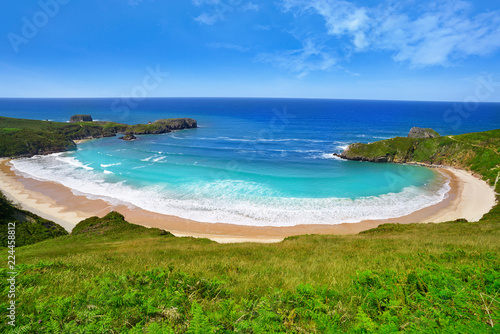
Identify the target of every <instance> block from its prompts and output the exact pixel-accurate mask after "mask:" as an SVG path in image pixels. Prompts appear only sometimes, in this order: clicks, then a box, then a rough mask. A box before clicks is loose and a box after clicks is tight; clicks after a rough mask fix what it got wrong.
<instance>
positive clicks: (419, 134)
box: [408, 127, 439, 138]
mask: <svg viewBox="0 0 500 334" xmlns="http://www.w3.org/2000/svg"><path fill="white" fill-rule="evenodd" d="M436 137H439V133H437V132H436V131H434V130H432V129H430V128H425V129H424V128H419V127H413V128H411V130H410V133H408V138H436Z"/></svg>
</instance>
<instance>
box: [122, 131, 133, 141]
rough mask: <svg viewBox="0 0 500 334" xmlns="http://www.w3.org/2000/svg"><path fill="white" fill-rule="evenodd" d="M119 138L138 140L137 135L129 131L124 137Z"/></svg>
mask: <svg viewBox="0 0 500 334" xmlns="http://www.w3.org/2000/svg"><path fill="white" fill-rule="evenodd" d="M118 139H122V140H128V141H133V140H136V139H137V137H136V136H134V135H133V134H132V133H127V134H126V135H125V136H123V137H120V138H118Z"/></svg>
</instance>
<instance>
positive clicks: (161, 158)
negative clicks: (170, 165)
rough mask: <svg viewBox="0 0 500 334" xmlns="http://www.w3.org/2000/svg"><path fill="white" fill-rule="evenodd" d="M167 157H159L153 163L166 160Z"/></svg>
mask: <svg viewBox="0 0 500 334" xmlns="http://www.w3.org/2000/svg"><path fill="white" fill-rule="evenodd" d="M165 158H166V157H157V158H154V159H153V160H152V161H153V162H160V161H162V160H164V159H165Z"/></svg>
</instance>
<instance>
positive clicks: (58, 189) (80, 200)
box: [0, 159, 496, 243]
mask: <svg viewBox="0 0 500 334" xmlns="http://www.w3.org/2000/svg"><path fill="white" fill-rule="evenodd" d="M9 161H10V160H8V159H0V189H1V191H2V192H3V193H4V194H5V195H6V196H7V197H8V198H9V199H11V200H12V201H13V202H14V203H16V204H18V205H19V206H20V207H21V208H23V209H24V210H28V211H31V212H33V213H35V214H37V215H39V216H41V217H44V218H46V219H50V220H52V221H54V222H56V223H58V224H60V225H61V226H63V227H64V228H65V229H66V230H68V231H71V230H72V229H73V227H74V226H75V225H76V224H77V223H78V222H80V221H81V220H83V219H85V218H88V217H92V216H104V215H105V214H107V213H108V212H110V211H113V210H114V211H118V212H120V213H121V214H123V215H124V216H125V218H126V219H127V221H129V222H131V223H134V224H138V225H143V226H146V227H156V228H161V229H165V230H167V231H170V232H171V233H173V234H174V235H176V236H193V237H203V238H209V239H211V240H214V241H217V242H220V243H229V242H279V241H281V240H283V239H284V238H286V237H288V236H294V235H303V234H336V235H342V234H356V233H359V232H361V231H364V230H367V229H371V228H375V227H377V226H378V225H380V224H384V223H402V224H409V223H428V222H434V223H439V222H445V221H451V220H455V219H459V218H465V219H467V220H468V221H478V220H479V219H480V218H481V217H482V216H483V215H484V214H485V213H487V212H488V211H489V210H490V209H491V208H492V207H493V206H494V205H495V203H496V199H495V192H494V190H493V188H492V187H490V186H489V185H488V184H487V183H486V182H485V181H483V180H480V179H478V178H476V177H474V176H473V175H472V174H470V173H468V172H466V171H463V170H457V169H453V168H436V169H435V170H437V171H438V172H439V173H442V174H445V175H447V176H448V177H449V178H450V187H451V190H450V192H449V193H448V194H449V196H448V198H447V199H445V200H444V201H442V202H441V203H438V204H436V205H433V206H430V207H427V208H424V209H421V210H419V211H416V212H414V213H412V214H410V215H407V216H403V217H399V218H393V219H386V220H367V221H362V222H359V223H343V224H337V225H322V224H303V225H296V226H291V227H255V226H241V225H232V224H222V223H216V224H213V223H201V222H196V221H192V220H188V219H183V218H179V217H175V216H168V215H163V214H158V213H154V212H150V211H146V210H143V209H140V208H137V207H130V206H125V205H115V206H112V205H110V204H109V203H107V202H106V201H104V200H91V199H88V198H87V197H85V196H82V195H75V194H74V193H73V192H72V191H71V189H69V188H66V187H64V186H62V185H60V184H58V183H55V182H48V181H45V182H42V181H38V180H35V179H31V178H27V177H23V176H21V175H18V174H16V173H15V172H14V171H13V170H12V169H11V166H10V165H9Z"/></svg>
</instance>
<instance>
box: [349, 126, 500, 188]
mask: <svg viewBox="0 0 500 334" xmlns="http://www.w3.org/2000/svg"><path fill="white" fill-rule="evenodd" d="M499 148H500V130H492V131H486V132H479V133H468V134H464V135H458V136H444V137H437V138H419V139H415V138H403V137H396V138H392V139H387V140H382V141H378V142H375V143H371V144H360V143H358V144H352V145H350V146H349V147H348V148H347V150H345V151H344V152H343V153H342V154H341V157H343V158H346V159H350V160H363V161H376V162H400V163H426V164H434V165H445V166H453V167H457V168H462V169H468V170H470V171H472V172H474V173H476V174H477V175H481V176H482V177H483V178H484V179H485V180H487V181H488V182H489V183H490V184H492V185H493V184H494V183H495V181H496V178H497V176H498V175H499V173H500V154H499V151H498V150H499ZM497 185H498V184H497ZM497 192H500V189H498V188H497Z"/></svg>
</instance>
